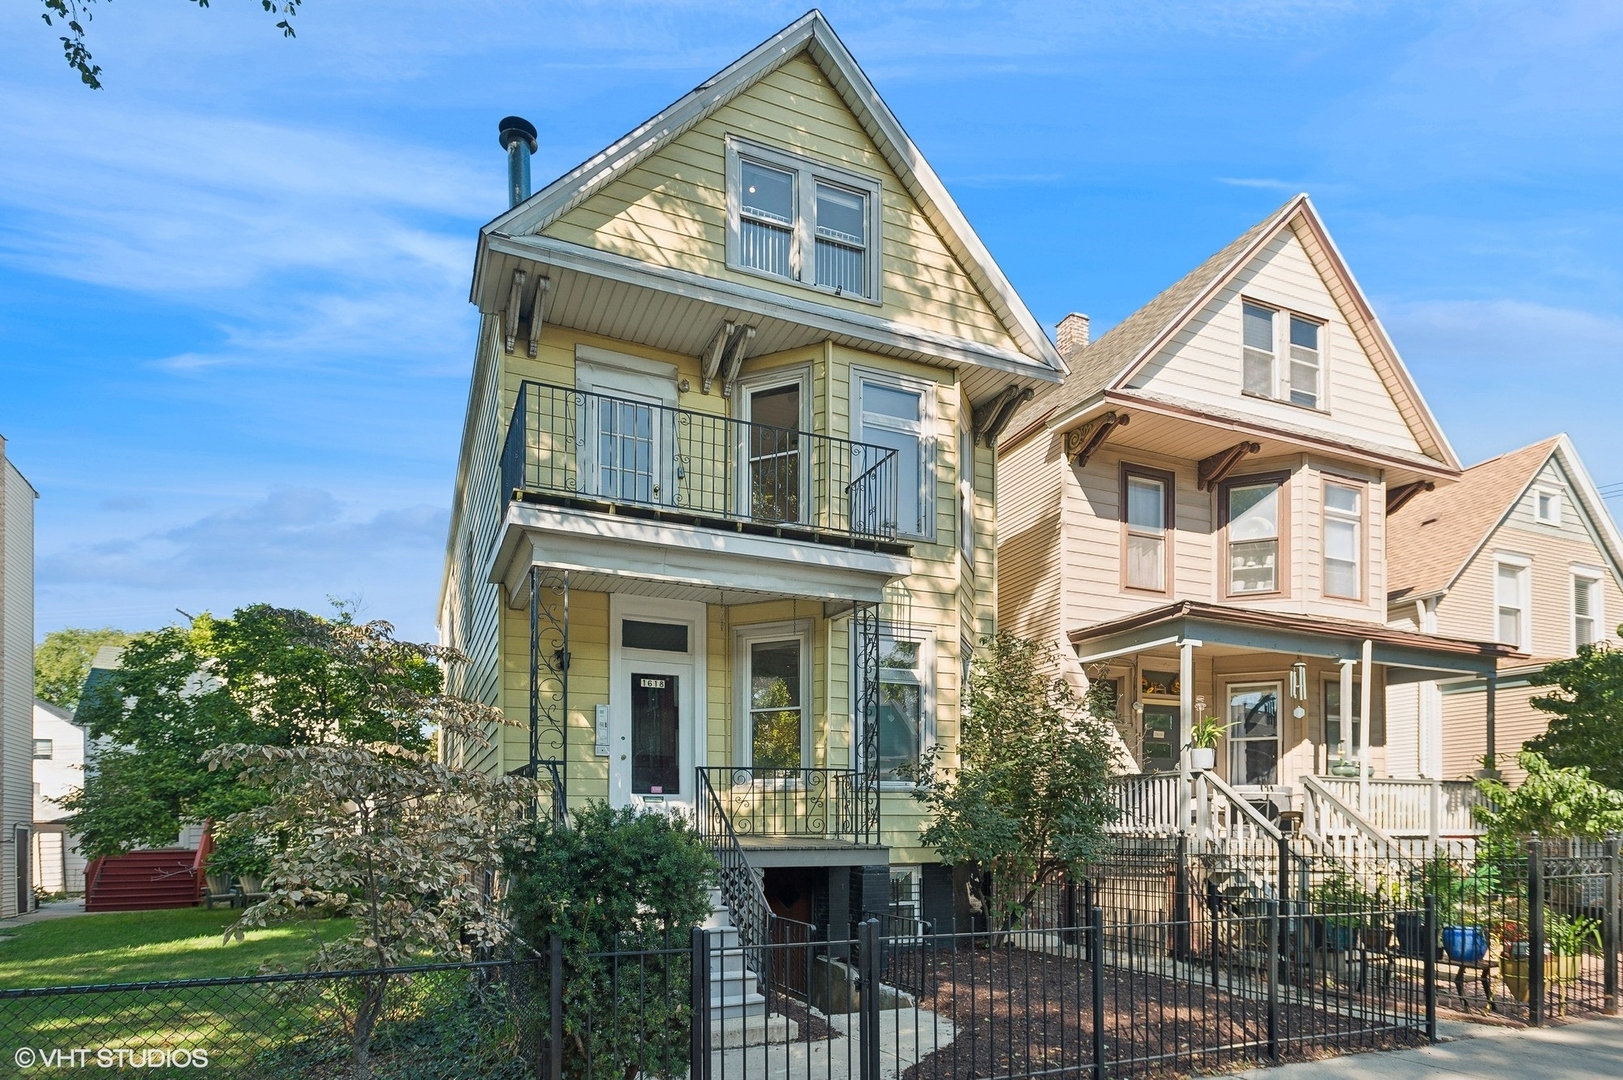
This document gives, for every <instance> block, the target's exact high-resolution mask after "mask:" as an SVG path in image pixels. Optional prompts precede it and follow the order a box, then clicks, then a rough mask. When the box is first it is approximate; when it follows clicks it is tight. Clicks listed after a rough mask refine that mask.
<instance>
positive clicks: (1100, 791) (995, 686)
mask: <svg viewBox="0 0 1623 1080" xmlns="http://www.w3.org/2000/svg"><path fill="white" fill-rule="evenodd" d="M968 694H969V708H968V709H967V711H966V712H965V714H964V717H963V720H962V722H961V724H960V727H959V731H960V735H959V741H958V755H959V764H958V768H957V770H956V772H955V773H954V774H952V775H950V776H946V777H942V776H940V775H938V772H937V769H936V768H935V762H934V761H926V762H925V763H924V765H923V767H922V768H921V769H920V770H919V773H918V775H917V777H916V781H917V787H916V789H915V793H914V797H915V798H917V799H918V800H919V801H920V802H922V803H923V804H924V805H925V806H926V808H927V809H928V810H929V812H930V816H931V822H930V824H929V825H928V826H926V827H925V829H924V831H923V833H922V834H921V839H922V840H923V842H924V843H925V844H926V845H928V846H930V847H932V848H934V849H935V850H936V851H938V852H939V853H940V854H941V858H942V860H943V861H944V862H946V863H949V864H956V865H971V866H975V867H978V868H979V869H981V870H983V871H990V873H991V876H992V880H993V883H994V887H993V890H992V894H991V895H986V894H985V893H984V892H980V891H979V890H980V885H979V876H978V875H976V876H975V877H973V878H972V881H974V882H975V883H976V884H975V885H973V886H972V887H973V888H976V889H977V891H978V899H979V901H980V903H981V904H982V906H983V907H982V909H983V910H984V911H986V912H987V913H988V916H989V917H992V916H995V918H996V919H997V921H998V923H999V925H1001V926H1003V927H1005V928H1007V927H1011V926H1014V925H1017V924H1018V923H1019V922H1020V921H1021V919H1023V917H1024V914H1025V912H1026V911H1027V910H1028V909H1029V908H1030V907H1031V905H1032V903H1033V902H1034V901H1035V900H1036V898H1037V895H1038V893H1039V891H1040V890H1041V889H1042V888H1043V886H1044V885H1046V884H1048V883H1049V882H1051V881H1054V880H1057V879H1058V877H1059V876H1060V875H1061V874H1062V873H1072V874H1076V873H1079V872H1080V871H1081V870H1082V868H1083V867H1084V866H1086V865H1087V864H1088V863H1090V862H1092V861H1094V860H1096V859H1097V858H1098V856H1099V855H1100V854H1101V852H1102V851H1103V848H1104V844H1105V835H1104V826H1105V825H1107V824H1108V823H1109V822H1111V821H1112V820H1114V819H1115V816H1116V810H1115V804H1114V803H1113V801H1112V800H1111V798H1110V790H1109V782H1110V776H1111V772H1112V767H1113V766H1114V765H1115V764H1116V763H1117V762H1116V757H1117V754H1118V751H1117V750H1116V749H1115V748H1114V746H1113V744H1112V741H1111V738H1110V728H1109V726H1108V724H1109V722H1108V721H1107V720H1104V719H1101V718H1100V717H1098V716H1096V715H1095V714H1094V713H1093V712H1092V711H1090V710H1089V709H1088V708H1087V707H1086V706H1085V704H1084V702H1083V701H1082V700H1081V699H1080V698H1078V697H1077V695H1076V693H1075V692H1074V691H1073V690H1072V689H1071V688H1070V686H1069V685H1068V684H1067V683H1066V681H1065V679H1064V678H1063V676H1062V675H1061V673H1060V666H1059V656H1058V653H1057V652H1056V651H1055V649H1054V647H1053V646H1052V645H1043V644H1038V643H1036V642H1031V641H1026V640H1024V639H1022V638H1018V637H1015V636H1014V635H1012V634H1007V633H999V634H998V635H997V636H996V637H993V638H989V639H987V640H986V641H985V642H983V646H982V648H981V649H980V650H979V651H978V652H977V653H976V655H975V658H974V662H973V663H972V665H971V668H970V679H969V689H968Z"/></svg>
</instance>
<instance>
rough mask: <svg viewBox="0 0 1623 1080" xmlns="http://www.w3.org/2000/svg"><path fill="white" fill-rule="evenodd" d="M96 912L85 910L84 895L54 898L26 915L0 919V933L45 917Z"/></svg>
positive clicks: (64, 916)
mask: <svg viewBox="0 0 1623 1080" xmlns="http://www.w3.org/2000/svg"><path fill="white" fill-rule="evenodd" d="M94 914H98V913H97V912H87V911H85V901H84V897H82V896H81V897H77V898H75V899H72V900H55V901H52V902H51V903H49V904H41V905H40V906H39V908H38V909H37V910H35V911H30V912H29V913H28V914H26V915H13V916H12V917H11V918H9V919H0V934H3V933H5V932H6V931H7V930H9V929H10V928H11V927H13V926H25V925H27V924H28V923H36V922H43V921H44V920H46V919H65V918H67V917H69V916H71V915H94Z"/></svg>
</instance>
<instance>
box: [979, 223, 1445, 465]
mask: <svg viewBox="0 0 1623 1080" xmlns="http://www.w3.org/2000/svg"><path fill="white" fill-rule="evenodd" d="M1285 229H1300V230H1302V231H1303V232H1305V233H1306V234H1307V235H1308V238H1309V239H1310V240H1311V241H1312V242H1311V243H1309V244H1304V247H1306V248H1307V249H1308V256H1309V258H1310V259H1312V260H1313V261H1314V263H1315V266H1316V268H1317V269H1318V270H1319V272H1320V273H1321V274H1322V275H1325V276H1326V277H1327V278H1332V279H1335V281H1337V282H1339V284H1340V285H1341V287H1342V288H1341V291H1340V293H1339V294H1337V295H1336V300H1337V303H1338V304H1339V305H1340V306H1341V307H1342V309H1343V311H1342V314H1343V316H1344V317H1345V318H1346V319H1347V321H1348V323H1349V324H1350V325H1351V326H1352V327H1353V331H1354V334H1355V335H1356V336H1357V337H1358V339H1359V343H1360V345H1362V346H1363V348H1364V350H1365V352H1366V353H1367V354H1368V355H1369V357H1370V361H1371V364H1372V365H1373V366H1374V368H1375V371H1376V373H1377V375H1378V376H1379V377H1380V379H1381V381H1382V383H1383V384H1384V385H1385V386H1386V389H1387V392H1388V393H1389V394H1391V395H1392V399H1393V402H1394V404H1396V406H1397V408H1398V411H1399V412H1400V413H1401V414H1402V416H1403V418H1404V421H1405V422H1406V423H1407V424H1408V426H1409V428H1410V430H1411V431H1412V432H1413V433H1414V435H1415V439H1416V441H1417V442H1418V443H1419V444H1420V446H1421V448H1422V450H1424V451H1425V452H1426V454H1427V455H1428V456H1429V457H1431V458H1433V459H1434V460H1436V461H1438V462H1440V463H1442V464H1443V465H1444V466H1445V467H1446V468H1448V469H1450V470H1457V469H1459V467H1460V464H1459V460H1458V459H1457V458H1456V457H1455V456H1454V451H1453V448H1452V447H1450V446H1449V444H1448V439H1447V437H1446V436H1444V434H1443V430H1442V427H1441V426H1440V425H1439V424H1438V423H1437V420H1436V418H1435V417H1434V416H1433V415H1432V413H1431V409H1430V408H1429V407H1428V406H1427V405H1426V403H1425V399H1424V398H1423V397H1422V396H1421V394H1420V390H1419V388H1418V387H1417V386H1415V384H1414V381H1413V379H1411V378H1410V376H1409V372H1408V369H1407V368H1406V367H1405V366H1404V364H1403V361H1402V359H1401V358H1400V357H1399V356H1398V352H1397V349H1396V347H1395V346H1393V344H1392V341H1391V339H1390V338H1389V337H1388V336H1387V334H1386V330H1385V328H1383V327H1382V326H1381V323H1380V320H1379V319H1378V318H1377V317H1376V315H1375V311H1374V308H1373V307H1371V306H1370V304H1369V301H1368V300H1367V299H1366V298H1365V296H1364V293H1363V290H1362V289H1360V288H1359V286H1358V283H1357V281H1356V280H1355V279H1354V278H1353V275H1352V271H1351V270H1350V269H1349V268H1348V266H1347V264H1346V260H1344V259H1343V258H1342V257H1341V252H1340V251H1339V250H1338V249H1337V248H1336V246H1335V241H1334V240H1332V239H1331V238H1330V233H1329V231H1328V230H1327V229H1326V228H1325V227H1324V222H1323V221H1322V219H1320V217H1319V215H1318V211H1317V210H1315V209H1314V207H1313V202H1312V200H1311V199H1309V198H1308V196H1307V195H1306V194H1300V195H1295V196H1293V197H1291V198H1290V199H1288V200H1286V202H1285V203H1284V204H1283V205H1282V206H1280V207H1279V208H1278V209H1276V210H1274V211H1273V213H1271V214H1269V215H1268V216H1267V217H1265V218H1263V219H1262V220H1261V221H1259V222H1257V223H1256V224H1255V225H1253V226H1251V228H1249V229H1247V230H1246V231H1245V232H1243V233H1241V234H1240V235H1239V236H1237V237H1235V238H1234V239H1233V240H1232V241H1230V242H1229V243H1228V244H1226V245H1224V246H1223V248H1222V249H1221V250H1219V251H1218V252H1216V253H1215V254H1214V255H1212V256H1211V257H1210V258H1208V259H1206V260H1205V261H1204V262H1202V263H1201V264H1200V265H1199V266H1197V267H1195V269H1193V270H1191V271H1190V272H1189V273H1188V274H1186V275H1184V276H1183V277H1182V278H1180V279H1179V280H1178V281H1177V282H1175V283H1173V284H1172V285H1171V286H1169V287H1168V288H1166V289H1163V290H1162V291H1161V292H1160V293H1158V294H1157V295H1156V296H1155V298H1154V299H1152V300H1151V301H1150V302H1149V303H1147V304H1145V305H1144V306H1143V307H1141V308H1139V309H1138V310H1137V311H1135V312H1133V313H1132V314H1131V315H1129V316H1127V318H1125V319H1123V320H1122V321H1121V322H1120V323H1118V324H1117V325H1116V326H1114V327H1112V328H1111V329H1110V331H1109V332H1108V333H1106V334H1104V335H1103V336H1102V337H1100V338H1099V340H1098V341H1096V342H1094V343H1092V344H1090V345H1088V346H1086V347H1084V348H1083V350H1082V352H1081V354H1080V355H1079V356H1077V357H1075V358H1073V360H1072V368H1071V374H1070V375H1069V376H1067V378H1066V379H1065V382H1064V383H1063V384H1062V385H1061V386H1059V387H1058V388H1057V389H1055V390H1052V391H1049V392H1048V393H1046V394H1039V395H1038V396H1037V398H1036V399H1035V400H1033V401H1031V402H1029V403H1027V404H1026V405H1025V406H1024V407H1023V409H1022V411H1021V412H1020V413H1018V414H1016V416H1015V419H1014V422H1013V423H1011V424H1010V425H1009V430H1010V431H1011V432H1012V433H1013V434H1012V435H1011V437H1010V439H1009V442H1011V443H1012V442H1014V441H1017V440H1019V439H1021V438H1023V437H1024V436H1025V435H1027V434H1030V433H1031V432H1033V431H1034V430H1035V428H1036V427H1037V426H1038V425H1043V426H1046V427H1048V428H1061V427H1065V426H1068V425H1069V424H1070V423H1071V421H1072V418H1073V417H1075V416H1076V415H1077V414H1078V413H1079V412H1080V411H1081V410H1083V409H1084V408H1086V407H1088V406H1089V405H1090V404H1091V403H1092V402H1093V400H1094V399H1095V398H1097V397H1098V396H1099V395H1100V394H1102V393H1104V392H1106V391H1122V390H1126V389H1127V386H1128V383H1129V382H1130V381H1131V380H1132V378H1133V377H1134V375H1136V374H1137V373H1138V371H1139V370H1140V369H1141V368H1142V367H1143V366H1144V365H1145V364H1147V363H1149V362H1150V361H1151V360H1152V359H1154V357H1155V355H1156V354H1157V353H1159V352H1160V351H1161V349H1162V348H1164V347H1165V346H1166V345H1167V344H1168V343H1169V342H1170V341H1171V340H1172V339H1173V337H1174V336H1175V335H1176V334H1177V333H1178V332H1179V331H1180V330H1181V329H1183V327H1184V326H1185V325H1186V324H1187V323H1188V322H1189V321H1190V320H1191V319H1193V318H1194V317H1195V316H1196V315H1198V314H1199V312H1200V311H1201V309H1202V308H1204V307H1205V306H1206V305H1207V303H1209V302H1210V301H1211V299H1212V297H1214V296H1215V295H1217V293H1218V292H1219V291H1221V290H1222V289H1223V288H1224V287H1225V286H1226V285H1227V284H1228V283H1229V282H1230V281H1231V280H1232V279H1233V278H1234V277H1235V276H1236V275H1238V274H1239V273H1241V272H1242V271H1243V270H1244V269H1245V268H1246V266H1247V265H1249V264H1250V263H1251V261H1252V260H1253V259H1254V258H1255V257H1256V256H1257V254H1258V253H1259V252H1261V251H1262V249H1263V248H1264V247H1265V246H1266V245H1267V244H1268V243H1269V242H1270V241H1272V240H1273V238H1274V237H1275V236H1277V235H1278V234H1279V233H1280V232H1281V231H1283V230H1285ZM1331 291H1332V294H1336V293H1337V290H1336V289H1335V288H1334V287H1332V290H1331Z"/></svg>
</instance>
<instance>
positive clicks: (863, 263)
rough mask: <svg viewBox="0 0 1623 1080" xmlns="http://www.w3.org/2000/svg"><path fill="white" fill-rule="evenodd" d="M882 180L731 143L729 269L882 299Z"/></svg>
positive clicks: (738, 141)
mask: <svg viewBox="0 0 1623 1080" xmlns="http://www.w3.org/2000/svg"><path fill="white" fill-rule="evenodd" d="M879 197H880V186H879V182H878V181H877V180H874V179H872V178H870V177H865V176H858V175H856V174H855V173H850V172H846V171H845V170H844V169H838V168H834V167H833V166H829V165H825V164H823V163H822V162H818V161H813V160H812V159H810V158H805V157H801V156H800V155H798V154H791V153H788V152H787V151H783V150H778V149H775V148H773V147H769V146H762V145H760V144H759V143H752V142H748V141H746V140H744V139H739V138H734V137H732V136H729V137H728V139H727V266H728V267H729V268H730V269H733V270H738V271H741V272H743V273H746V274H755V275H759V276H762V277H770V278H777V279H779V280H786V281H792V282H795V283H797V284H799V285H803V286H806V287H807V288H811V289H816V290H818V291H819V292H826V293H832V294H834V295H836V296H845V297H853V298H856V299H859V300H868V301H877V300H878V299H879V244H878V236H879Z"/></svg>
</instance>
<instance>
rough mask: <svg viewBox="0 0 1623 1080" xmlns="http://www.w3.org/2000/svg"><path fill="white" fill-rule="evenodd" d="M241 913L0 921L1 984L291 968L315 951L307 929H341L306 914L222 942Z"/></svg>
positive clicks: (191, 911) (327, 932)
mask: <svg viewBox="0 0 1623 1080" xmlns="http://www.w3.org/2000/svg"><path fill="white" fill-rule="evenodd" d="M240 914H241V912H240V911H229V910H225V909H219V908H217V909H215V910H213V911H206V910H204V909H202V908H172V909H169V910H164V911H120V912H109V913H106V914H97V915H77V916H72V917H69V918H64V919H47V920H44V921H43V922H36V923H29V924H27V925H24V926H10V927H8V926H6V925H5V924H4V923H0V935H7V934H9V935H13V936H11V937H10V938H6V939H0V988H12V987H24V986H76V985H82V984H85V983H126V982H145V981H148V980H155V979H200V978H208V977H211V976H216V975H254V974H258V973H259V971H260V970H261V968H262V967H264V966H265V965H270V966H271V967H272V968H278V967H280V968H285V969H287V970H288V971H298V970H300V969H301V968H302V967H303V966H304V961H305V959H306V958H307V957H308V956H309V955H310V954H311V953H312V952H313V951H314V948H315V942H314V940H313V935H315V934H320V935H321V937H322V938H325V939H331V938H334V937H337V936H339V935H340V934H342V933H343V932H344V931H345V930H347V929H348V923H347V922H346V921H343V920H336V919H321V920H312V921H310V922H308V923H300V924H295V925H289V926H279V927H276V928H274V929H270V930H253V931H250V932H249V933H248V937H247V940H245V941H240V942H233V943H231V944H229V945H226V944H223V943H222V937H223V934H224V931H225V928H226V927H227V926H229V925H231V924H232V923H233V922H235V921H236V920H237V916H239V915H240Z"/></svg>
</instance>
